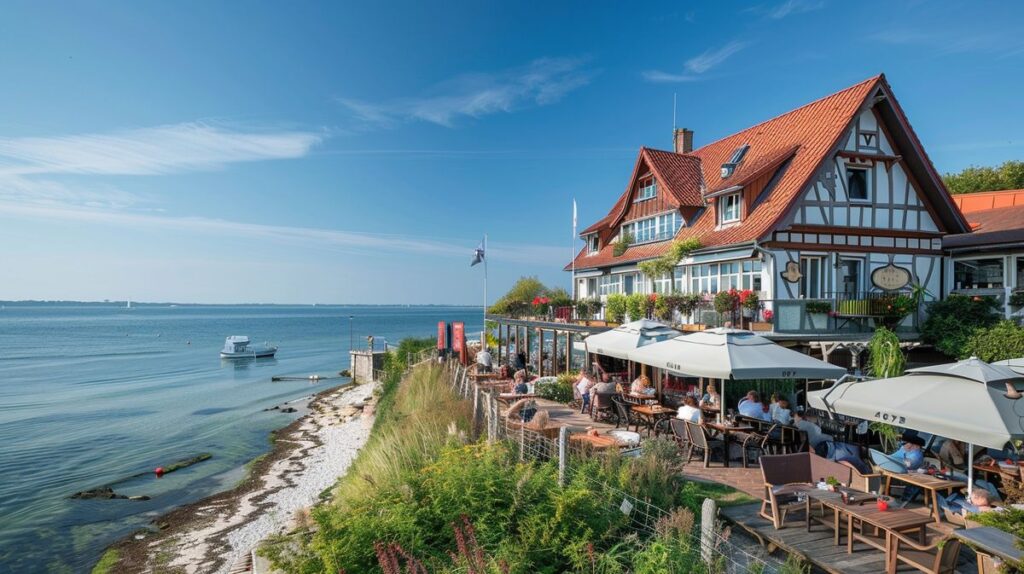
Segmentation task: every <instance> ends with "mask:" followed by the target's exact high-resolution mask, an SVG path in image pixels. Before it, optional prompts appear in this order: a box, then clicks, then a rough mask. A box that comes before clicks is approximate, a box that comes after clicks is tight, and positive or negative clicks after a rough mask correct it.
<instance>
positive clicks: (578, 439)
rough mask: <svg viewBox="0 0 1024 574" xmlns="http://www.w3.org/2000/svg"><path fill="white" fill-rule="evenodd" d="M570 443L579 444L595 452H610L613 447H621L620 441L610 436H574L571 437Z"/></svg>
mask: <svg viewBox="0 0 1024 574" xmlns="http://www.w3.org/2000/svg"><path fill="white" fill-rule="evenodd" d="M569 442H570V443H577V444H579V445H581V446H584V447H589V448H591V449H594V450H608V449H610V448H612V447H616V446H619V441H617V440H615V439H614V438H612V437H610V436H604V435H591V434H573V435H569Z"/></svg>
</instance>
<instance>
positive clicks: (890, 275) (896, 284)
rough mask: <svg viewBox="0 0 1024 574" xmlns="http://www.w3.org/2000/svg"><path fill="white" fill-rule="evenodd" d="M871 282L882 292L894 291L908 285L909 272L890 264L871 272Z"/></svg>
mask: <svg viewBox="0 0 1024 574" xmlns="http://www.w3.org/2000/svg"><path fill="white" fill-rule="evenodd" d="M871 282H872V283H873V284H874V285H875V287H878V288H879V289H882V290H884V291H896V290H899V289H902V288H904V287H906V286H907V285H910V271H907V270H906V269H904V268H902V267H897V266H895V265H893V264H892V263H890V264H888V265H886V266H885V267H879V268H878V269H875V270H874V271H872V272H871Z"/></svg>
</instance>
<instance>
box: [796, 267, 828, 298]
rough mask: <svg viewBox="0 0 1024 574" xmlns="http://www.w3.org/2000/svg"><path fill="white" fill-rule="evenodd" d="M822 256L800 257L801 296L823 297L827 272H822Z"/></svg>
mask: <svg viewBox="0 0 1024 574" xmlns="http://www.w3.org/2000/svg"><path fill="white" fill-rule="evenodd" d="M822 269H823V263H822V258H821V257H801V258H800V274H801V277H800V296H801V297H803V298H804V299H821V297H822V295H823V293H822V292H823V291H824V287H823V285H824V284H825V280H824V279H825V276H824V275H825V274H824V273H823V272H822Z"/></svg>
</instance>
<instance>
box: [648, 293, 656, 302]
mask: <svg viewBox="0 0 1024 574" xmlns="http://www.w3.org/2000/svg"><path fill="white" fill-rule="evenodd" d="M647 299H648V300H650V301H652V302H654V301H657V300H658V294H657V293H651V294H650V295H648V296H647Z"/></svg>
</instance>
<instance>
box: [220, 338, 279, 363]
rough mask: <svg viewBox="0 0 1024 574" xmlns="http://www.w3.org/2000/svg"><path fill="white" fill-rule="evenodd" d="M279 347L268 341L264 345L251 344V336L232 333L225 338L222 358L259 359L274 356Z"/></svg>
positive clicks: (221, 352)
mask: <svg viewBox="0 0 1024 574" xmlns="http://www.w3.org/2000/svg"><path fill="white" fill-rule="evenodd" d="M276 352H277V347H272V346H270V345H268V344H266V343H264V344H262V345H251V344H250V342H249V337H246V336H245V335H232V336H230V337H228V338H227V339H224V348H223V349H221V350H220V358H222V359H259V358H261V357H273V356H274V353H276Z"/></svg>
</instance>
